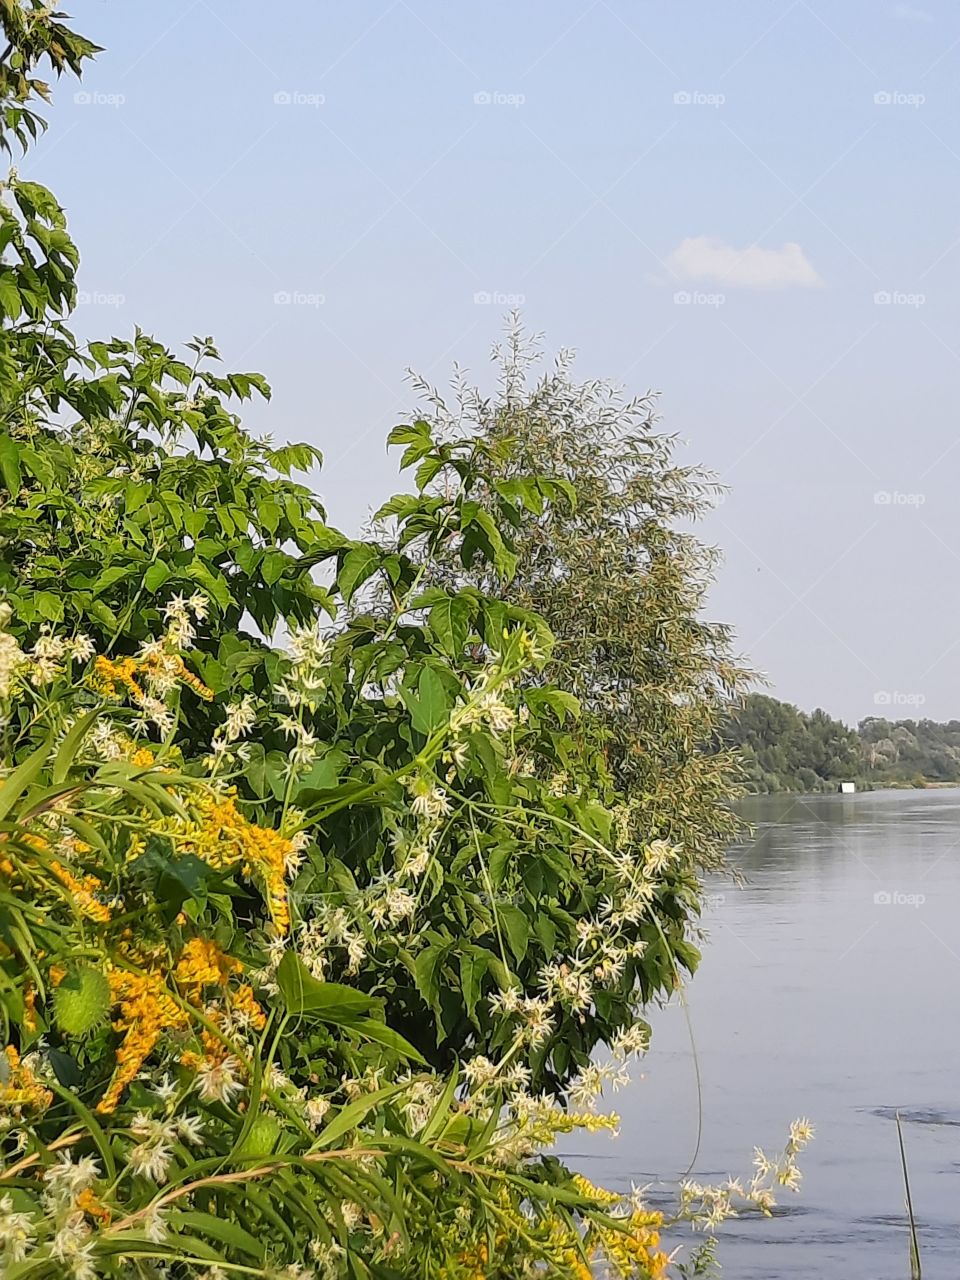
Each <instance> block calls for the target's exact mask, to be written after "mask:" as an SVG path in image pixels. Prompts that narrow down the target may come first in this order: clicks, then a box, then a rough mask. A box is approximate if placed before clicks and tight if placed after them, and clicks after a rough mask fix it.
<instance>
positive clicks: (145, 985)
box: [97, 969, 190, 1115]
mask: <svg viewBox="0 0 960 1280" xmlns="http://www.w3.org/2000/svg"><path fill="white" fill-rule="evenodd" d="M107 978H108V980H109V982H110V991H111V994H112V996H113V999H114V1002H115V1003H116V1004H119V1006H120V1017H119V1018H118V1019H117V1021H116V1022H114V1024H113V1029H114V1030H115V1031H120V1032H122V1033H123V1040H122V1042H121V1044H120V1046H119V1048H118V1049H117V1055H116V1057H117V1066H116V1070H115V1071H114V1073H113V1079H112V1080H111V1081H110V1086H109V1088H108V1089H107V1092H106V1093H105V1094H104V1095H103V1097H102V1098H101V1099H100V1101H99V1102H98V1103H97V1110H98V1111H99V1112H100V1113H101V1115H109V1114H110V1113H111V1112H112V1111H115V1110H116V1108H117V1103H118V1102H119V1101H120V1096H121V1094H122V1093H123V1091H124V1089H125V1088H126V1087H127V1085H128V1084H129V1083H130V1082H131V1080H133V1079H134V1077H135V1076H136V1075H137V1073H138V1072H139V1070H140V1068H141V1067H142V1066H143V1064H144V1062H145V1061H146V1060H147V1058H148V1057H149V1056H150V1054H151V1053H152V1052H153V1048H154V1046H155V1045H156V1043H157V1041H158V1040H159V1039H160V1036H161V1033H162V1032H164V1031H171V1030H183V1029H185V1028H187V1027H188V1026H189V1024H190V1023H189V1017H188V1016H187V1013H186V1011H185V1010H183V1009H182V1008H181V1007H180V1005H179V1004H177V1002H176V1001H175V1000H174V999H173V997H172V996H171V994H170V992H169V991H168V990H167V985H166V983H165V982H164V979H163V975H162V974H161V973H158V972H156V971H153V972H149V973H129V972H127V971H126V970H125V969H111V970H110V971H109V972H108V974H107Z"/></svg>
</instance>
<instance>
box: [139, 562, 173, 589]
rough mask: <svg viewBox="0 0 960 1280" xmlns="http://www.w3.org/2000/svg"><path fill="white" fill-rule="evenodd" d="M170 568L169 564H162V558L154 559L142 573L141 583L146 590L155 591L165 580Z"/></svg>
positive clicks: (169, 573) (168, 575)
mask: <svg viewBox="0 0 960 1280" xmlns="http://www.w3.org/2000/svg"><path fill="white" fill-rule="evenodd" d="M171 573H172V570H171V568H170V566H169V565H167V564H164V562H163V561H162V560H154V562H153V564H152V565H151V566H150V568H149V569H148V570H147V572H146V573H145V574H144V575H143V585H144V586H145V587H146V589H147V590H148V591H156V590H158V589H159V588H160V587H162V586H163V584H164V583H165V582H166V581H167V579H168V578H169V577H170V575H171Z"/></svg>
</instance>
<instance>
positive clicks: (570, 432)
mask: <svg viewBox="0 0 960 1280" xmlns="http://www.w3.org/2000/svg"><path fill="white" fill-rule="evenodd" d="M496 356H497V360H498V372H499V391H498V394H497V395H496V396H495V397H494V398H493V399H489V400H488V399H486V398H484V397H483V396H482V395H481V393H480V392H479V391H478V390H476V389H472V388H466V387H464V386H463V385H462V384H460V383H458V384H457V385H456V387H455V394H456V400H455V403H454V404H453V405H452V406H450V407H448V406H447V405H446V404H445V403H444V402H443V401H442V400H441V399H440V397H439V396H438V395H437V393H436V392H435V391H434V390H433V389H432V388H431V387H429V386H427V385H426V384H424V383H420V382H418V383H417V384H416V385H417V386H418V387H419V390H420V391H421V393H422V395H423V397H424V401H425V406H426V407H425V415H424V416H425V418H426V419H428V420H429V421H430V422H431V423H433V425H434V429H435V430H436V431H438V432H439V433H440V434H441V435H443V436H446V437H452V438H464V437H466V438H468V439H473V440H476V441H479V442H482V443H483V445H484V447H485V448H486V449H487V450H488V452H489V459H490V461H489V465H488V467H487V468H486V472H485V475H484V477H483V482H482V484H481V485H480V486H478V489H477V494H476V498H477V502H478V504H479V510H480V511H482V512H484V513H486V516H487V519H488V521H491V522H492V523H493V525H494V526H495V527H498V528H501V529H503V528H508V529H509V530H510V546H511V549H512V555H511V557H510V560H509V563H508V564H497V563H491V561H490V558H489V557H487V558H486V559H483V560H477V561H474V560H472V559H471V558H470V557H469V555H468V554H465V552H467V551H468V550H469V548H467V547H459V546H458V547H454V548H453V552H454V554H453V555H452V556H446V557H445V558H443V560H442V562H441V563H438V564H431V565H430V566H428V572H429V576H430V577H431V579H432V580H436V581H439V582H441V583H444V584H448V585H451V584H452V585H456V586H457V587H461V588H462V587H463V585H465V584H472V585H474V586H475V587H477V588H479V589H481V590H483V591H486V592H488V593H490V594H495V595H498V596H502V597H503V598H504V599H505V600H506V601H507V602H509V603H510V604H511V605H514V606H516V607H519V608H522V609H525V610H528V611H530V612H532V613H535V614H537V615H538V616H540V617H542V618H543V619H544V621H545V622H546V624H547V626H548V627H549V629H550V631H551V633H552V634H553V636H554V637H555V642H554V644H553V646H552V648H551V653H550V657H549V660H548V662H547V663H546V665H545V667H544V669H543V672H542V673H541V675H540V676H538V677H537V679H538V680H543V681H545V682H548V683H550V684H552V685H554V686H556V687H558V688H559V689H562V690H564V691H565V692H564V697H565V698H566V699H567V700H568V701H567V703H566V706H567V707H568V708H569V709H570V710H573V709H574V708H577V707H579V708H581V709H582V716H581V717H580V724H579V727H578V729H577V731H576V734H575V736H576V739H577V743H578V747H579V750H580V759H581V761H582V767H583V768H585V769H586V770H587V771H588V773H589V774H590V775H591V776H597V775H598V774H599V772H601V771H604V770H605V771H606V772H607V774H608V795H609V796H616V797H618V798H619V799H622V800H623V801H625V802H626V803H627V804H628V805H630V806H631V821H632V823H633V827H634V832H635V838H636V839H639V840H653V839H663V840H666V841H668V842H669V843H671V844H672V845H676V846H678V847H679V848H681V849H682V850H683V856H684V859H685V860H686V863H687V865H689V866H690V867H699V868H703V867H716V866H718V865H719V864H720V863H721V862H722V858H723V852H724V850H725V848H726V846H727V844H728V843H729V841H730V839H731V838H732V837H733V835H734V834H735V833H736V831H737V820H736V818H735V817H734V815H733V813H732V811H731V809H730V807H729V802H730V801H731V800H732V799H733V798H734V797H735V795H736V794H737V766H736V762H735V761H734V759H733V758H732V757H731V756H730V755H729V754H728V753H725V752H718V751H717V750H716V749H715V748H716V735H717V732H718V729H719V727H720V725H721V724H722V723H723V720H724V718H725V716H726V714H727V712H728V711H729V708H730V707H731V705H733V703H734V701H735V700H736V698H737V696H738V695H739V694H740V693H741V692H742V691H743V689H744V687H745V683H746V679H747V674H748V673H747V672H746V671H744V670H743V669H742V668H741V667H740V666H739V665H738V663H737V661H736V660H735V659H734V657H733V655H732V653H731V636H730V632H729V629H728V628H727V627H725V626H722V625H719V624H715V623H710V622H707V621H704V619H703V617H702V610H703V607H704V603H705V593H706V590H707V588H708V586H709V584H710V581H711V579H712V573H713V569H714V566H715V563H716V553H715V552H714V551H713V550H712V549H710V548H708V547H705V546H704V545H703V544H701V543H700V542H699V541H698V540H697V539H696V538H695V537H694V536H693V535H692V534H691V533H690V532H689V525H690V523H691V522H692V521H695V520H697V519H698V518H699V517H700V516H701V515H703V513H704V512H705V511H706V510H707V509H708V508H709V507H710V506H711V505H712V501H713V499H714V498H715V496H716V495H717V493H718V492H719V486H718V485H717V484H716V482H715V480H714V479H713V477H712V476H710V475H709V474H708V473H706V472H704V471H702V470H701V469H699V468H696V467H685V466H682V465H681V464H680V463H679V462H678V461H677V459H676V456H675V454H676V441H675V440H674V438H673V437H670V436H667V435H664V434H662V432H660V431H659V430H658V427H657V417H656V400H655V397H653V396H644V397H642V398H640V399H637V400H633V401H625V400H624V399H623V397H622V395H621V393H620V392H619V390H618V389H617V388H616V387H614V386H612V385H610V384H608V383H605V382H601V381H595V382H588V383H577V382H575V381H574V379H573V376H572V369H571V357H570V354H569V353H566V352H565V353H562V354H561V355H560V357H559V358H558V361H557V364H556V367H555V368H554V369H552V370H550V371H548V372H545V373H543V374H542V375H541V376H540V377H539V378H538V379H537V380H536V381H532V380H531V376H530V374H531V370H532V369H533V368H535V367H536V365H537V364H538V363H539V360H540V352H539V348H538V345H537V343H536V342H532V343H531V342H529V341H527V340H526V339H525V338H524V335H523V332H522V330H521V329H520V328H519V325H518V323H517V322H516V320H515V319H514V320H513V321H511V324H510V326H509V327H508V332H507V341H506V343H505V345H504V347H503V349H502V350H498V351H497V353H496ZM536 475H547V476H550V477H551V480H552V486H551V488H550V490H549V492H544V491H543V489H542V488H538V487H537V486H536V485H535V484H533V483H532V482H531V476H536ZM545 499H549V501H547V500H545ZM573 759H574V757H572V756H569V755H568V756H567V757H566V758H565V760H564V761H563V762H562V763H560V764H558V766H557V767H558V768H569V769H570V772H571V784H572V785H578V783H579V778H577V777H575V776H573V775H575V774H576V769H577V766H575V765H574V764H573V763H572V762H573Z"/></svg>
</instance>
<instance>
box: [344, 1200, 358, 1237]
mask: <svg viewBox="0 0 960 1280" xmlns="http://www.w3.org/2000/svg"><path fill="white" fill-rule="evenodd" d="M340 1213H341V1215H342V1217H343V1221H344V1223H345V1224H346V1227H347V1230H348V1231H353V1230H354V1229H355V1228H356V1227H358V1226H359V1225H360V1223H361V1221H362V1220H363V1210H362V1209H361V1208H360V1206H359V1205H358V1204H354V1203H353V1201H352V1200H344V1201H343V1203H342V1204H341V1205H340Z"/></svg>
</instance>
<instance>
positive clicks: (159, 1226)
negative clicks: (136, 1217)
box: [143, 1205, 167, 1244]
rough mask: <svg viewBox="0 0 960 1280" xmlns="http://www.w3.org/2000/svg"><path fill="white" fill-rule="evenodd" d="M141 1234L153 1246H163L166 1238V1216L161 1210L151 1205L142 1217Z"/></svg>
mask: <svg viewBox="0 0 960 1280" xmlns="http://www.w3.org/2000/svg"><path fill="white" fill-rule="evenodd" d="M143 1234H144V1235H145V1236H146V1237H147V1239H148V1240H150V1241H152V1242H153V1243H154V1244H163V1242H164V1240H166V1238H167V1222H166V1214H165V1212H164V1210H163V1209H161V1208H159V1207H158V1206H156V1205H151V1206H150V1208H149V1209H148V1210H147V1212H146V1213H145V1214H144V1216H143Z"/></svg>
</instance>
